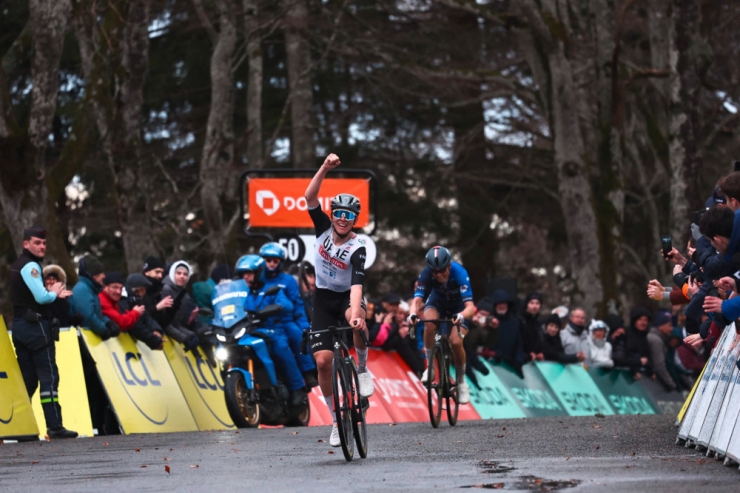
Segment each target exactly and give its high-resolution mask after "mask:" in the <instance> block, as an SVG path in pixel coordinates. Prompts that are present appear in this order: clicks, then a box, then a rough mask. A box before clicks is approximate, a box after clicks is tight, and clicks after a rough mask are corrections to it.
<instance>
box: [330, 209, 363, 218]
mask: <svg viewBox="0 0 740 493" xmlns="http://www.w3.org/2000/svg"><path fill="white" fill-rule="evenodd" d="M331 215H332V216H333V217H334V219H344V220H346V221H354V220H355V218H356V217H357V214H355V213H354V212H352V211H348V210H346V209H334V210H333V211H331Z"/></svg>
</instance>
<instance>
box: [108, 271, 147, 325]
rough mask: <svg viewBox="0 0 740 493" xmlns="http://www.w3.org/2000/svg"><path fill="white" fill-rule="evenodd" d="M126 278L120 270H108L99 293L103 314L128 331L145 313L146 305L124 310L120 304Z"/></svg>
mask: <svg viewBox="0 0 740 493" xmlns="http://www.w3.org/2000/svg"><path fill="white" fill-rule="evenodd" d="M125 282H126V280H125V279H124V278H123V274H121V273H120V272H107V273H106V274H105V278H104V279H103V285H104V286H105V287H104V288H103V290H102V291H101V292H100V293H99V294H98V298H99V299H100V307H101V308H102V310H103V315H105V316H106V317H108V318H109V319H111V320H112V321H113V322H114V323H115V324H116V325H118V326H119V327H120V328H121V331H123V332H128V331H129V329H131V328H132V327H133V326H134V325H135V324H136V322H137V321H138V320H139V317H141V315H142V314H143V313H144V311H145V309H144V305H137V306H135V307H133V308H132V309H130V310H127V311H126V312H122V311H121V308H120V306H119V305H118V304H119V302H120V301H121V297H122V296H123V284H124V283H125Z"/></svg>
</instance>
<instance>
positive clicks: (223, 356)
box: [216, 347, 229, 361]
mask: <svg viewBox="0 0 740 493" xmlns="http://www.w3.org/2000/svg"><path fill="white" fill-rule="evenodd" d="M216 358H217V359H219V360H221V361H226V360H227V359H228V358H229V352H228V351H227V350H226V348H225V347H220V348H218V349H216Z"/></svg>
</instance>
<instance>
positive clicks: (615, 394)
mask: <svg viewBox="0 0 740 493" xmlns="http://www.w3.org/2000/svg"><path fill="white" fill-rule="evenodd" d="M588 374H589V375H590V376H591V379H592V380H593V381H594V383H595V384H596V386H597V387H598V388H599V390H601V393H602V394H603V395H604V397H605V398H606V400H607V401H608V402H609V405H610V406H611V408H612V410H613V411H614V414H660V408H659V407H658V405H657V404H656V403H655V402H654V401H653V399H652V398H651V397H650V394H648V393H647V391H646V390H645V389H644V388H643V387H642V386H641V385H639V384H638V383H637V382H635V380H634V379H633V378H632V374H631V373H630V372H629V371H628V370H605V369H603V368H589V369H588Z"/></svg>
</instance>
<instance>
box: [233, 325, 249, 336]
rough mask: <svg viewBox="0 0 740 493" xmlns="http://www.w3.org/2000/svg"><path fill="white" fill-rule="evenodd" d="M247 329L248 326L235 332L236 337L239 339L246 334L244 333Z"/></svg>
mask: <svg viewBox="0 0 740 493" xmlns="http://www.w3.org/2000/svg"><path fill="white" fill-rule="evenodd" d="M246 331H247V328H246V327H242V328H241V329H239V330H238V331H237V332H236V333H235V334H234V339H239V338H240V337H241V336H243V335H244V333H245V332H246Z"/></svg>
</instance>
